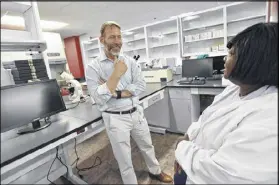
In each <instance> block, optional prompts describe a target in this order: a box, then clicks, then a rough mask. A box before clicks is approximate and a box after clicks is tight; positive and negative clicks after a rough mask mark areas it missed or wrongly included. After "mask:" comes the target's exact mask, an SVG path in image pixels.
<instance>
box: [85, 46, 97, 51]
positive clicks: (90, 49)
mask: <svg viewBox="0 0 279 185" xmlns="http://www.w3.org/2000/svg"><path fill="white" fill-rule="evenodd" d="M96 49H99V47H98V48H89V49H86V50H85V51H92V50H96Z"/></svg>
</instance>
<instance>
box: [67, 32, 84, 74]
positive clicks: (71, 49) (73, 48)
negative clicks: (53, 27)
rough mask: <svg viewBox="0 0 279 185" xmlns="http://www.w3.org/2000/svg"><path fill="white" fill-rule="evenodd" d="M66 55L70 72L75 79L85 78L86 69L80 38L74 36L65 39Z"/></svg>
mask: <svg viewBox="0 0 279 185" xmlns="http://www.w3.org/2000/svg"><path fill="white" fill-rule="evenodd" d="M64 44H65V53H66V58H67V61H68V65H69V69H70V72H71V73H72V74H73V76H74V77H75V78H84V67H83V62H82V56H81V49H80V44H79V37H78V36H73V37H68V38H65V39H64Z"/></svg>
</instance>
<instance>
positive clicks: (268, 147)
mask: <svg viewBox="0 0 279 185" xmlns="http://www.w3.org/2000/svg"><path fill="white" fill-rule="evenodd" d="M227 48H228V55H227V56H226V57H225V65H224V66H225V71H224V78H226V79H229V80H230V81H231V82H232V83H233V84H234V85H230V86H228V87H227V88H225V89H224V91H223V92H222V93H221V94H219V95H217V96H216V97H215V99H214V101H213V103H212V104H211V105H210V106H209V107H208V108H207V109H206V110H205V111H204V112H203V114H202V115H201V116H200V118H199V120H198V122H195V123H192V125H191V126H190V127H189V129H188V130H187V133H186V134H185V136H184V137H183V138H182V139H181V140H180V141H179V142H178V144H177V148H176V150H175V158H176V164H175V167H176V172H177V173H176V175H177V174H180V175H182V177H183V175H184V177H186V179H187V180H186V184H202V183H207V184H217V183H221V184H227V183H257V184H258V183H260V184H267V183H274V184H275V183H276V184H277V181H278V170H277V169H278V159H277V153H278V152H277V151H278V144H277V141H278V140H277V138H278V131H277V130H278V129H277V128H278V107H277V106H278V23H259V24H255V25H253V26H251V27H249V28H247V29H245V30H244V31H242V32H240V33H239V34H237V35H236V36H235V37H234V38H233V39H232V40H231V41H229V42H228V44H227ZM183 172H185V173H183ZM178 177H179V176H178ZM180 177H181V176H180ZM179 180H183V179H179ZM177 183H178V182H177V180H176V182H175V184H177ZM184 183H185V181H184Z"/></svg>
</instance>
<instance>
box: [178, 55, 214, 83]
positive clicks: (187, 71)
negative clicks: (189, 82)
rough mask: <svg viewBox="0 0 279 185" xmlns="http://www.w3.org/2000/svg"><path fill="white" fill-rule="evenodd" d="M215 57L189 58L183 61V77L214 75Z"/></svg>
mask: <svg viewBox="0 0 279 185" xmlns="http://www.w3.org/2000/svg"><path fill="white" fill-rule="evenodd" d="M212 72H213V59H212V58H204V59H189V60H183V61H182V77H185V78H194V77H198V78H203V77H205V78H206V77H212Z"/></svg>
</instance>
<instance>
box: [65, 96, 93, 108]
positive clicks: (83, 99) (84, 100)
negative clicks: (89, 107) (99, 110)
mask: <svg viewBox="0 0 279 185" xmlns="http://www.w3.org/2000/svg"><path fill="white" fill-rule="evenodd" d="M88 98H89V95H87V96H85V97H84V98H81V99H80V101H78V102H77V103H76V105H75V106H73V107H69V108H67V110H69V109H74V108H76V107H77V106H78V105H79V104H80V103H84V102H86V101H87V99H88ZM72 104H74V103H68V104H65V105H72Z"/></svg>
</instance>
